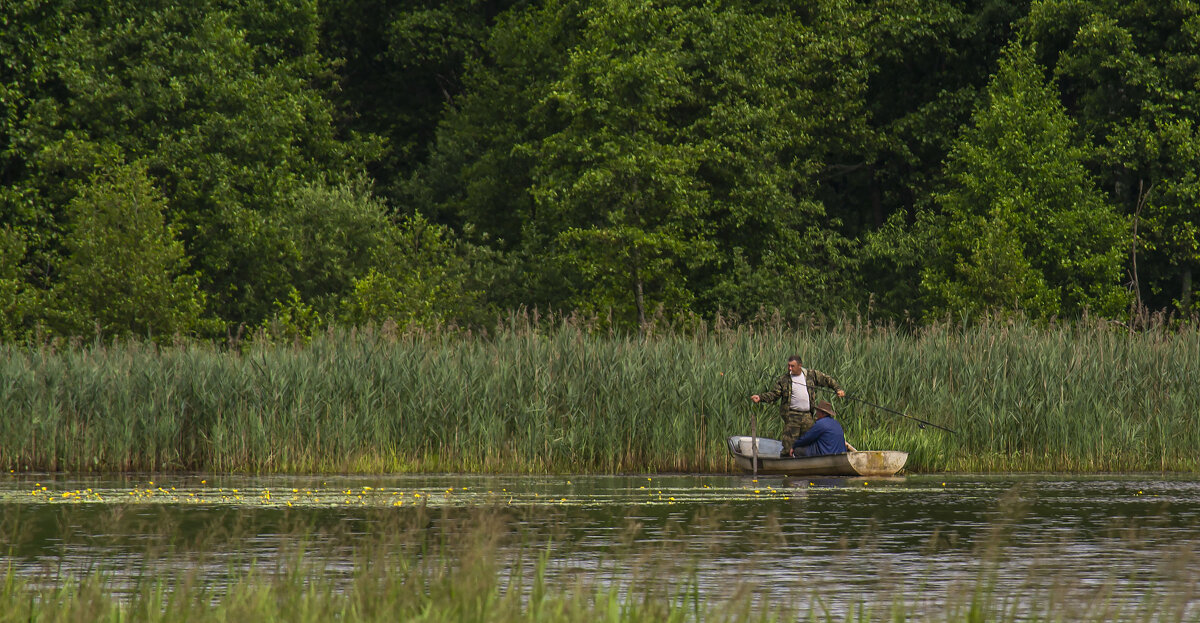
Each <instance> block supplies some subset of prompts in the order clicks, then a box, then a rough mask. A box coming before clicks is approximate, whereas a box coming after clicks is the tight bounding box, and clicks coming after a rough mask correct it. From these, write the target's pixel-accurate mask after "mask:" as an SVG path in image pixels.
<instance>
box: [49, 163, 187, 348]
mask: <svg viewBox="0 0 1200 623" xmlns="http://www.w3.org/2000/svg"><path fill="white" fill-rule="evenodd" d="M166 212H167V205H166V201H165V200H164V198H163V196H162V195H161V193H159V191H158V189H157V188H155V187H154V185H153V184H152V183H151V181H150V178H149V176H148V175H147V173H146V169H145V167H144V165H142V164H141V163H136V164H132V165H125V164H113V165H112V166H111V167H108V168H106V170H105V171H104V172H103V173H101V174H99V175H97V176H95V177H94V178H92V180H91V181H90V183H89V184H88V185H87V186H85V187H84V188H83V189H82V190H81V192H80V193H79V194H78V195H76V196H75V198H74V199H72V200H71V202H70V203H69V204H68V205H67V210H66V215H67V222H68V227H69V229H68V231H67V233H66V235H65V236H64V240H63V244H64V247H65V249H66V252H67V255H66V258H65V259H64V261H63V265H62V267H61V271H60V276H59V278H58V279H57V280H56V281H55V283H54V286H53V288H52V289H51V290H50V292H49V299H50V300H49V304H48V310H47V312H48V314H47V316H48V318H47V320H48V322H49V323H50V324H51V326H52V327H53V328H54V329H56V330H57V331H58V332H59V333H60V334H64V335H81V334H88V333H91V332H93V331H100V332H101V333H102V334H104V335H121V336H124V335H130V334H134V335H141V336H147V335H150V336H158V337H164V336H170V335H172V334H174V333H177V332H179V333H189V332H191V331H193V330H194V329H195V328H196V325H197V323H198V322H199V321H200V314H201V311H202V310H203V308H204V297H203V295H202V294H201V293H200V291H199V288H198V280H197V278H196V276H195V275H193V274H189V273H187V272H186V270H187V266H186V261H185V257H184V252H183V244H182V243H180V242H179V240H177V238H176V236H177V233H178V231H177V229H176V228H174V227H172V226H170V225H168V224H167V223H166V222H165V220H164V217H163V215H164V214H165V213H166Z"/></svg>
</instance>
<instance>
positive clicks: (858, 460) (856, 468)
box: [728, 436, 908, 477]
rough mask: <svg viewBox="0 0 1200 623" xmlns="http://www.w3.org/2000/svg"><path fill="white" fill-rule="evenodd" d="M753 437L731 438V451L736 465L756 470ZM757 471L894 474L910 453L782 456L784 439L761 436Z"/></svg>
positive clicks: (811, 474)
mask: <svg viewBox="0 0 1200 623" xmlns="http://www.w3.org/2000/svg"><path fill="white" fill-rule="evenodd" d="M754 439H755V438H754V437H748V436H736V437H730V438H729V440H728V443H729V454H731V455H733V461H734V463H737V466H738V467H740V468H742V469H744V470H746V471H748V472H750V471H754V461H753V458H752V456H753V448H754V447H753V446H752V445H751V442H752V441H753V440H754ZM757 439H758V473H760V474H787V475H789V476H874V477H879V476H894V475H895V474H896V472H898V471H900V469H901V468H902V467H904V462H905V461H907V460H908V453H907V452H897V451H894V450H870V451H865V452H845V453H843V454H828V455H825V456H806V457H800V458H780V456H779V451H780V450H782V449H783V442H781V441H779V440H778V439H767V438H765V437H758V438H757Z"/></svg>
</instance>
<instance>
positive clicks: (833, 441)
mask: <svg viewBox="0 0 1200 623" xmlns="http://www.w3.org/2000/svg"><path fill="white" fill-rule="evenodd" d="M834 415H837V414H836V413H834V412H833V405H831V404H829V401H827V400H822V401H821V402H818V403H817V406H816V407H815V408H814V409H813V417H815V418H816V421H815V422H813V425H812V428H810V429H808V432H806V433H804V434H803V435H801V436H800V438H799V439H797V440H796V443H795V445H794V446H792V447H793V448H794V450H795V454H796V456H798V457H800V456H822V455H825V454H841V453H843V452H846V451H847V450H849V451H851V452H853V451H854V448H853V447H852V446H851V445H850V444H848V443H846V434H845V433H844V432H842V425H841V424H839V423H838V421H837V420H835V419H833V416H834Z"/></svg>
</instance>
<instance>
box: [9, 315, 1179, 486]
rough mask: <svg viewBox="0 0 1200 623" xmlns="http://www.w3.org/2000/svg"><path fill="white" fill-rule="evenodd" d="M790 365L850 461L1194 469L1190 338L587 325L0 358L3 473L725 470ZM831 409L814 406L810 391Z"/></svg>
mask: <svg viewBox="0 0 1200 623" xmlns="http://www.w3.org/2000/svg"><path fill="white" fill-rule="evenodd" d="M792 353H798V354H800V355H802V356H803V357H804V359H805V363H806V365H810V366H812V367H815V368H817V369H820V370H822V371H825V372H827V373H829V374H832V375H833V376H835V377H836V378H838V379H839V381H840V382H841V383H842V384H843V386H844V387H845V388H846V390H847V393H848V394H849V395H850V396H853V397H857V398H861V399H864V400H867V401H870V402H873V403H876V404H879V405H883V406H887V407H890V408H892V409H897V410H900V411H903V412H906V413H908V414H910V415H912V416H914V417H918V418H922V419H926V420H929V421H932V422H936V423H938V424H941V425H943V426H946V427H949V428H952V429H955V430H956V431H957V434H950V433H946V432H943V431H939V430H936V429H932V428H928V429H925V430H921V429H919V428H918V427H917V426H916V425H915V424H914V423H912V422H911V421H909V420H905V419H903V418H900V417H897V416H894V415H892V414H889V413H886V412H883V411H880V410H877V409H874V408H872V407H869V406H866V405H865V404H863V403H861V402H857V401H852V400H847V399H840V400H839V399H834V400H833V402H834V404H835V406H836V407H837V409H838V411H839V414H840V416H839V419H840V420H841V421H842V423H843V424H844V425H845V427H846V429H847V435H848V437H849V439H850V441H851V442H852V443H854V444H855V445H857V446H858V447H859V448H860V449H902V450H907V451H909V452H910V458H909V463H908V467H909V469H913V470H919V471H930V470H969V471H988V470H1004V471H1009V470H1056V471H1058V470H1069V471H1107V470H1196V469H1197V468H1198V467H1200V465H1198V464H1197V461H1198V458H1197V457H1198V456H1200V454H1197V452H1196V448H1197V447H1200V423H1198V421H1197V420H1198V416H1200V330H1197V329H1196V328H1193V327H1188V328H1183V329H1174V330H1168V329H1161V328H1160V329H1154V330H1150V331H1146V332H1138V333H1129V332H1127V331H1124V330H1119V329H1117V328H1115V327H1113V326H1111V325H1106V324H1103V323H1094V324H1086V323H1085V324H1077V325H1067V326H1057V327H1050V328H1039V327H1035V326H1032V325H1029V324H1024V323H987V324H982V325H979V326H975V327H971V328H965V329H963V328H950V327H935V328H932V329H928V330H925V331H922V332H920V333H917V334H913V333H910V332H904V331H900V330H896V329H891V328H880V327H866V326H861V325H855V324H845V325H841V326H836V327H832V328H825V329H817V328H785V327H759V328H751V327H741V328H722V327H716V328H712V327H707V328H706V327H700V328H699V329H697V330H695V331H691V332H689V333H688V334H674V335H662V336H652V337H649V338H646V339H640V338H638V337H636V336H620V335H597V334H594V333H592V332H590V331H588V330H587V328H586V327H583V326H580V325H579V324H576V323H571V322H562V321H556V322H547V321H542V322H540V323H535V322H531V321H529V320H528V319H524V318H517V319H514V320H513V321H512V322H511V323H509V324H508V325H506V326H503V327H501V328H500V329H498V330H497V331H496V332H495V333H494V334H491V335H487V336H481V335H472V334H469V333H449V332H444V333H410V334H395V333H393V332H388V331H381V330H345V331H341V330H334V331H330V332H329V333H326V334H323V335H320V336H317V337H315V338H314V339H312V340H311V342H309V343H306V344H302V343H295V344H285V345H278V344H265V343H257V344H250V345H243V346H242V347H239V348H237V349H230V348H224V347H218V346H213V345H208V344H197V343H190V344H184V345H180V346H174V347H156V346H154V345H152V344H148V343H120V344H101V345H91V346H76V347H63V346H61V345H54V344H47V345H41V346H34V347H29V346H14V345H7V346H0V465H2V466H3V467H4V468H5V469H13V470H29V469H38V470H43V469H49V470H64V469H65V470H218V471H255V472H271V471H306V472H307V471H339V472H340V471H360V472H376V471H418V470H419V471H443V470H452V471H459V470H465V471H509V472H513V471H515V472H579V471H593V472H624V471H724V470H729V469H732V466H731V463H730V461H729V459H728V457H727V453H726V450H725V446H724V439H725V438H726V437H727V436H729V435H735V434H749V432H750V429H751V420H752V418H754V419H756V420H757V426H758V430H759V431H760V434H762V435H765V436H772V435H776V434H777V433H778V431H779V418H778V411H777V408H776V406H775V405H757V406H756V405H753V404H752V403H751V402H750V400H749V396H750V395H751V394H752V393H757V392H762V391H764V390H766V389H768V387H769V385H770V383H771V381H772V379H773V378H774V377H775V376H776V375H778V374H781V373H782V372H783V371H784V368H785V359H786V357H787V356H788V355H790V354H792ZM823 395H825V396H828V394H823Z"/></svg>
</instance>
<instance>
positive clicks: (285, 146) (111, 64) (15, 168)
mask: <svg viewBox="0 0 1200 623" xmlns="http://www.w3.org/2000/svg"><path fill="white" fill-rule="evenodd" d="M315 6H316V3H315V1H309V0H294V1H291V2H286V3H270V4H267V3H261V2H254V1H249V0H248V1H246V2H239V3H219V2H201V3H188V4H177V3H168V2H151V3H144V2H136V3H133V2H113V3H100V4H95V3H76V2H72V1H71V0H59V1H58V2H43V3H37V2H17V3H13V4H12V5H9V4H6V6H5V8H6V9H8V10H9V11H10V12H8V13H6V17H7V18H8V19H11V20H18V21H19V23H20V24H21V27H20V28H19V29H18V33H19V35H18V36H15V39H10V40H9V41H8V43H11V45H12V47H14V48H19V52H20V55H19V58H18V60H16V61H10V62H8V63H6V69H5V76H4V83H5V84H6V85H8V87H7V88H9V89H10V91H15V93H12V95H13V96H14V100H13V102H14V103H13V104H11V105H9V108H8V112H9V115H8V118H7V119H6V121H5V123H6V126H5V132H6V134H5V136H4V137H3V139H4V140H5V145H4V149H3V151H2V152H0V158H2V159H3V163H2V164H0V171H2V172H3V174H4V176H5V179H4V180H3V181H4V183H5V185H7V186H8V188H9V189H8V190H7V191H6V193H5V196H4V199H5V206H4V208H3V213H4V215H5V217H4V218H5V219H6V220H5V222H9V223H17V224H24V223H32V224H33V226H34V227H35V229H36V230H37V231H39V232H41V234H40V235H39V236H38V237H34V238H33V239H31V240H30V246H31V249H30V252H29V255H30V257H31V258H32V260H31V261H33V262H34V264H35V265H36V267H38V270H37V271H34V272H35V273H38V274H41V273H44V267H46V266H52V265H53V264H54V262H53V261H52V259H53V257H55V256H56V255H61V253H62V252H63V249H62V248H61V244H60V243H59V242H56V240H58V238H57V236H58V234H59V233H61V229H62V223H63V221H64V217H63V209H64V206H65V205H67V203H68V202H69V201H70V200H71V198H72V196H73V193H74V192H76V189H77V188H78V186H79V182H80V181H81V180H86V179H88V177H89V176H90V175H92V174H93V173H94V171H95V164H94V163H95V161H97V160H98V159H101V160H102V159H103V158H104V157H110V156H112V155H113V154H118V155H119V156H121V157H126V158H128V159H130V160H141V161H144V162H145V163H146V165H147V167H148V169H147V170H148V172H149V174H150V175H151V177H152V179H153V180H154V181H155V183H156V185H157V186H158V187H159V188H160V189H161V190H162V192H163V193H164V194H165V196H166V197H167V199H168V205H169V209H170V210H171V214H170V215H169V217H170V220H171V221H172V222H176V223H178V224H179V225H180V227H181V230H180V237H181V239H182V240H183V241H184V243H185V245H186V249H187V254H188V256H189V258H190V262H191V264H192V266H193V268H194V269H196V272H197V274H199V275H200V279H201V284H202V288H203V289H204V291H205V292H206V293H207V294H208V300H209V302H210V304H211V305H212V311H213V312H215V314H216V315H217V316H219V317H220V318H222V319H226V320H229V321H232V322H242V321H256V320H257V319H259V318H262V317H263V316H264V315H265V314H266V313H268V311H269V310H270V309H271V306H272V302H273V301H275V300H277V299H283V298H286V296H287V294H288V292H289V291H290V289H291V288H292V287H293V285H296V284H293V283H292V282H293V280H296V279H303V278H304V275H303V274H302V273H301V271H300V270H299V267H298V266H297V265H296V257H297V256H296V255H295V254H294V253H292V245H291V243H290V241H289V240H288V239H287V236H288V228H287V224H288V223H289V219H288V218H287V217H286V213H287V212H289V211H290V210H291V209H292V206H291V202H292V201H294V200H295V199H296V198H297V197H299V196H300V195H299V194H298V192H299V190H298V189H301V188H303V187H304V186H305V185H308V184H316V183H327V184H331V185H337V184H342V183H345V182H347V181H349V180H350V179H353V178H354V177H355V176H358V175H361V172H362V162H361V161H362V158H365V157H367V156H368V155H369V154H370V153H371V152H370V150H369V148H368V146H367V145H365V144H363V143H361V142H357V141H353V140H351V141H346V140H342V139H341V137H339V136H337V135H336V133H335V127H334V125H333V120H332V107H331V106H330V105H329V103H328V101H327V100H326V99H325V97H324V92H325V90H326V89H327V88H329V87H330V86H331V82H330V80H331V78H332V74H330V72H329V67H328V64H327V63H326V62H325V61H324V60H323V58H322V57H321V56H320V55H319V54H318V52H317V50H316V42H317V32H318V30H317V26H318V20H317V15H316V11H315ZM6 47H9V46H8V44H7V43H6ZM23 73H24V74H27V76H28V77H26V75H21V74H23ZM95 154H101V155H103V157H100V156H96V155H95ZM43 260H45V261H43ZM41 277H42V279H43V280H44V281H45V284H44V285H48V284H49V282H51V281H53V280H54V278H55V277H54V275H52V274H41ZM299 285H300V286H301V289H311V288H307V287H306V286H304V284H299Z"/></svg>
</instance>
